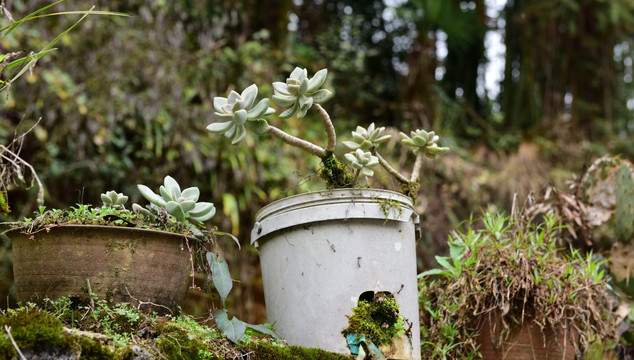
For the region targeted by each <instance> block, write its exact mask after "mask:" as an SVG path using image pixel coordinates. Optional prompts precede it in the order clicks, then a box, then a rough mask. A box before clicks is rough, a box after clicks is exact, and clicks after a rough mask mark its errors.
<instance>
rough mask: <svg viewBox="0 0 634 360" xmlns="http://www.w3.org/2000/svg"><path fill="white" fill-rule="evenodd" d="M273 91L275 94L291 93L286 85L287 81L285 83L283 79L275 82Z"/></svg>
mask: <svg viewBox="0 0 634 360" xmlns="http://www.w3.org/2000/svg"><path fill="white" fill-rule="evenodd" d="M273 92H274V93H275V94H278V93H279V95H290V93H289V92H288V89H287V87H286V83H283V82H281V81H276V82H274V83H273Z"/></svg>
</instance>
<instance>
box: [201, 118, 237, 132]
mask: <svg viewBox="0 0 634 360" xmlns="http://www.w3.org/2000/svg"><path fill="white" fill-rule="evenodd" d="M231 118H233V116H231ZM232 125H233V122H231V121H227V122H215V123H211V124H209V125H207V130H209V131H211V132H212V133H216V134H222V133H224V132H227V130H229V129H230V128H231V126H232Z"/></svg>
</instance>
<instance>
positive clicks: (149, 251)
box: [7, 225, 195, 312]
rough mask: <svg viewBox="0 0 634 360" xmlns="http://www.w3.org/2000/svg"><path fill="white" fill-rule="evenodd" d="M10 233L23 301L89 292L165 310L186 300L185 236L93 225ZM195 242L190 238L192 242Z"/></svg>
mask: <svg viewBox="0 0 634 360" xmlns="http://www.w3.org/2000/svg"><path fill="white" fill-rule="evenodd" d="M7 235H8V236H9V237H10V238H11V241H12V243H13V271H14V275H15V288H16V293H17V299H18V301H21V302H23V301H30V302H35V303H39V302H42V300H43V299H44V298H49V299H52V300H54V299H57V298H59V297H62V296H71V297H75V298H79V299H80V300H81V299H83V300H86V299H88V297H89V290H90V291H91V292H92V293H94V294H96V295H97V296H98V297H99V299H105V300H107V301H109V302H113V303H118V302H130V303H133V304H138V303H139V302H148V303H153V304H156V305H158V306H155V307H153V309H154V310H156V311H160V312H165V310H167V309H170V310H173V309H175V308H176V307H177V306H179V305H181V304H182V303H183V301H184V299H185V296H186V293H187V289H188V281H189V276H190V271H191V262H190V254H189V251H188V249H187V246H186V244H185V243H186V238H185V237H184V236H182V235H178V234H173V233H168V232H163V231H155V230H146V229H137V228H125V227H116V226H92V225H63V226H59V227H54V228H52V229H50V231H40V232H37V233H34V234H31V235H28V234H24V233H20V232H19V231H17V230H14V231H11V232H9V233H8V234H7ZM194 242H195V239H191V238H190V239H189V243H190V246H195V244H194ZM89 286H90V289H89Z"/></svg>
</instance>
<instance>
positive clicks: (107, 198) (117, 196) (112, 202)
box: [101, 190, 128, 209]
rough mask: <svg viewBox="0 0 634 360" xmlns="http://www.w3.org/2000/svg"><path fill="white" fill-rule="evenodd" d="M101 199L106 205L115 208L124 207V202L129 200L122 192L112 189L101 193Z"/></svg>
mask: <svg viewBox="0 0 634 360" xmlns="http://www.w3.org/2000/svg"><path fill="white" fill-rule="evenodd" d="M101 201H103V205H104V206H107V207H111V208H115V209H122V208H123V204H125V203H126V201H128V197H127V196H125V195H123V194H122V193H117V192H116V191H114V190H110V191H107V192H105V193H103V194H101Z"/></svg>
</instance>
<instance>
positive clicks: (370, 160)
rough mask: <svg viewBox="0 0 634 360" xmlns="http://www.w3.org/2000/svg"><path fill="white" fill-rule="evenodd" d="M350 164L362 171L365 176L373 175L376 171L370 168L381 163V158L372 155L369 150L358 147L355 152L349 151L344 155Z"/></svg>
mask: <svg viewBox="0 0 634 360" xmlns="http://www.w3.org/2000/svg"><path fill="white" fill-rule="evenodd" d="M344 157H345V158H346V160H347V161H348V164H350V166H351V167H352V168H353V169H355V170H357V171H360V172H361V174H363V175H365V176H373V175H374V171H373V170H372V169H370V166H374V165H376V164H378V163H379V159H378V158H377V157H376V156H374V155H372V154H371V153H370V152H369V151H363V150H361V149H357V150H355V151H354V152H349V153H347V154H345V155H344Z"/></svg>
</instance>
